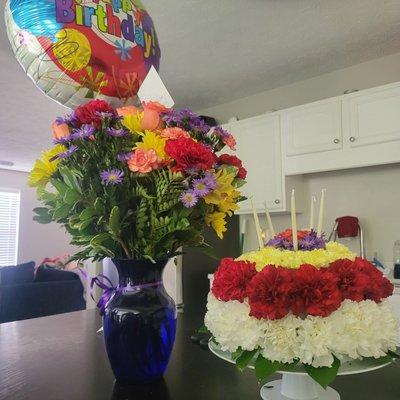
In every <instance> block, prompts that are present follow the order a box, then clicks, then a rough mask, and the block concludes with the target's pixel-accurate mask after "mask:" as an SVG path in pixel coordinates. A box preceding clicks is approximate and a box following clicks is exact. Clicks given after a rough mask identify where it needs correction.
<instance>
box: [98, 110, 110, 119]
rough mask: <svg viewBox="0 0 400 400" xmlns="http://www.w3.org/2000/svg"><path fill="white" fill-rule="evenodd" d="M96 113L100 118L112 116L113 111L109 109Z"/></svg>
mask: <svg viewBox="0 0 400 400" xmlns="http://www.w3.org/2000/svg"><path fill="white" fill-rule="evenodd" d="M96 114H97V115H98V116H99V117H101V118H114V113H112V112H109V111H97V113H96Z"/></svg>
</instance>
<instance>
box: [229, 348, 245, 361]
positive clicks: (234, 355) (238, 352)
mask: <svg viewBox="0 0 400 400" xmlns="http://www.w3.org/2000/svg"><path fill="white" fill-rule="evenodd" d="M242 354H243V349H242V348H241V347H238V348H237V350H236V351H234V352H233V353H232V355H231V357H232V360H236V359H237V358H239V357H240V356H241V355H242Z"/></svg>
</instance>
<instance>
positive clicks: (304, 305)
mask: <svg viewBox="0 0 400 400" xmlns="http://www.w3.org/2000/svg"><path fill="white" fill-rule="evenodd" d="M337 283H338V278H337V277H336V276H335V275H334V274H332V273H331V272H327V271H326V272H322V271H321V270H319V269H317V268H315V267H313V266H312V265H308V264H304V265H302V266H301V267H300V268H299V269H298V270H296V272H295V276H294V277H293V294H292V312H293V314H294V315H306V314H308V315H315V316H320V317H327V316H328V315H329V314H331V313H332V312H333V311H335V310H337V309H338V308H339V307H340V304H341V302H342V295H341V293H340V291H339V289H338V286H337Z"/></svg>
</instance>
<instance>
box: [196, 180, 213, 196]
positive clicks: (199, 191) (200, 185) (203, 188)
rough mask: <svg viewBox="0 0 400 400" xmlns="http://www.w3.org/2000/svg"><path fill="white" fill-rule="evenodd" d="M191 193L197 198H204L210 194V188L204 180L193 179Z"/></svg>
mask: <svg viewBox="0 0 400 400" xmlns="http://www.w3.org/2000/svg"><path fill="white" fill-rule="evenodd" d="M193 191H194V193H195V194H196V195H197V196H198V197H205V196H207V195H208V193H210V191H211V188H209V187H208V185H207V179H206V178H198V179H193Z"/></svg>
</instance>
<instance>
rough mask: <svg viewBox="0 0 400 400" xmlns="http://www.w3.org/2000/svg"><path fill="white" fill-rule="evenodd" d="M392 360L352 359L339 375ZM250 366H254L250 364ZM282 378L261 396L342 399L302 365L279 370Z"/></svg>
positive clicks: (275, 399) (284, 399)
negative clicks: (290, 369)
mask: <svg viewBox="0 0 400 400" xmlns="http://www.w3.org/2000/svg"><path fill="white" fill-rule="evenodd" d="M208 347H209V348H210V350H211V351H212V352H213V353H214V354H215V355H216V356H217V357H219V358H222V359H223V360H225V361H228V362H230V363H233V364H234V363H235V361H234V360H233V359H232V356H231V353H229V352H227V351H222V350H221V348H220V347H219V346H218V345H217V344H215V343H214V342H209V344H208ZM389 364H391V362H384V361H379V360H369V359H368V360H352V361H351V362H346V363H342V365H341V366H340V370H339V373H338V375H353V374H361V373H363V372H369V371H374V370H376V369H380V368H383V367H385V366H387V365H389ZM249 368H254V365H252V364H250V365H249ZM278 373H280V374H282V379H280V380H276V381H271V382H268V383H266V384H265V385H264V386H263V387H262V388H261V392H260V394H261V397H262V398H263V399H264V400H340V395H339V393H338V392H337V391H336V390H334V389H332V388H331V387H328V388H327V389H326V390H324V389H323V388H322V387H321V386H320V385H318V383H316V382H315V381H314V380H313V379H311V378H310V377H309V375H308V374H307V373H305V372H304V370H303V369H302V367H301V366H299V367H296V368H294V369H293V370H292V371H290V372H288V371H278Z"/></svg>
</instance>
